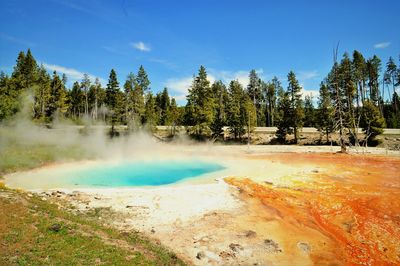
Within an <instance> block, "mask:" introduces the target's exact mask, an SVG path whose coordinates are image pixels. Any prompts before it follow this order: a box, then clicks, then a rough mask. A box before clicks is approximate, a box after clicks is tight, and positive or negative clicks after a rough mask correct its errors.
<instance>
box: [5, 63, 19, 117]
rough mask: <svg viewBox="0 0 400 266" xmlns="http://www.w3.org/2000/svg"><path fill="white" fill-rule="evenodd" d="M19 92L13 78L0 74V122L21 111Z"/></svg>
mask: <svg viewBox="0 0 400 266" xmlns="http://www.w3.org/2000/svg"><path fill="white" fill-rule="evenodd" d="M18 97H19V92H18V91H17V90H16V89H15V85H14V83H12V78H10V77H8V76H7V75H6V74H5V73H4V72H3V71H1V72H0V121H2V120H5V119H8V118H10V117H12V116H13V115H14V114H15V113H17V112H18V110H19V109H20V102H19V100H18Z"/></svg>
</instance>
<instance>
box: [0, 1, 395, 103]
mask: <svg viewBox="0 0 400 266" xmlns="http://www.w3.org/2000/svg"><path fill="white" fill-rule="evenodd" d="M0 3H1V9H0V17H1V25H2V26H1V27H0V69H1V70H3V71H5V72H7V73H10V72H11V71H12V67H13V65H14V64H15V59H16V56H17V54H18V52H19V51H21V50H26V49H27V48H28V47H30V48H31V50H32V52H33V54H34V56H35V58H36V59H37V60H38V62H39V63H43V64H44V65H45V66H46V68H48V69H49V71H50V70H53V69H55V70H58V72H64V73H66V74H67V76H68V77H69V81H70V83H71V82H73V81H75V80H80V79H81V76H82V73H88V74H90V75H91V77H99V78H101V80H102V82H103V83H104V84H105V83H106V80H107V78H108V74H109V72H110V70H111V68H114V69H115V70H116V71H117V74H118V78H119V81H120V83H122V84H123V82H124V80H125V78H126V76H127V75H128V73H129V72H131V71H132V72H135V73H136V72H137V69H138V67H139V66H140V65H143V66H144V67H145V69H146V70H147V72H148V74H149V78H150V80H151V82H152V84H151V88H152V90H153V91H154V92H157V91H159V90H161V89H163V87H165V86H166V87H168V88H169V90H170V94H172V95H174V96H176V98H177V100H178V102H179V103H181V104H183V103H184V102H185V100H184V94H185V93H186V90H187V88H188V86H190V82H191V78H192V76H193V74H196V73H197V70H198V68H199V66H200V65H204V66H205V67H206V68H207V70H208V73H209V75H210V79H212V80H214V79H222V80H223V81H224V82H229V81H230V80H231V79H238V80H239V81H241V82H242V83H243V84H246V83H247V76H248V72H249V70H250V69H256V70H257V71H258V72H259V74H260V76H262V78H263V79H265V80H269V79H271V78H272V77H273V76H274V75H276V76H278V77H279V78H280V79H281V80H282V82H283V84H286V82H285V81H286V75H287V73H288V72H289V71H290V70H293V71H295V73H296V74H297V76H298V79H299V81H300V83H301V84H302V85H303V87H304V89H305V93H313V95H316V91H317V90H318V85H319V83H320V81H321V80H322V79H323V78H324V77H325V76H326V74H327V72H328V71H329V69H330V67H331V65H332V50H333V48H334V47H335V46H336V44H337V43H338V42H340V46H339V52H340V54H342V53H343V52H345V51H349V52H350V53H351V52H352V51H353V50H354V49H357V50H359V51H360V52H362V53H363V54H364V56H365V57H370V56H372V55H373V54H376V55H378V56H379V57H380V58H381V59H382V60H383V63H384V64H385V63H386V61H387V59H388V57H389V56H393V57H394V58H395V59H396V63H398V57H399V54H400V31H399V26H400V21H399V16H398V11H399V10H400V1H395V0H393V1H367V0H366V1H355V0H354V1H251V0H247V1H244V0H243V1H239V0H231V1H228V0H226V1H222V0H220V1H217V0H203V1H189V0H187V1H183V0H182V1H177V0H176V1H150V0H148V1H145V0H141V1H135V0H131V1H129V0H114V1H111V0H109V1H94V0H85V1H78V0H36V1H28V0H26V1H20V0H15V1H9V0H7V1H6V0H0Z"/></svg>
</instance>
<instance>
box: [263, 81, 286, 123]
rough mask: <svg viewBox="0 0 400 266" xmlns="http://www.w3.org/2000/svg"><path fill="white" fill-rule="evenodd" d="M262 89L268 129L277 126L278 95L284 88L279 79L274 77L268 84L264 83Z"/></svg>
mask: <svg viewBox="0 0 400 266" xmlns="http://www.w3.org/2000/svg"><path fill="white" fill-rule="evenodd" d="M262 88H263V91H264V95H265V102H266V107H265V117H266V125H267V126H268V127H272V126H275V113H276V110H275V109H276V94H277V92H278V91H279V90H280V89H281V88H282V86H281V83H280V81H279V80H278V78H277V77H273V78H272V80H271V81H270V82H268V83H264V82H263V83H262Z"/></svg>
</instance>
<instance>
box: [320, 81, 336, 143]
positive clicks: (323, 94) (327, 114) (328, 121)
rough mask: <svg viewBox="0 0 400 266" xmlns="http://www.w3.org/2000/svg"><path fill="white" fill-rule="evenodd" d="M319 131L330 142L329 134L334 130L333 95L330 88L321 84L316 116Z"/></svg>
mask: <svg viewBox="0 0 400 266" xmlns="http://www.w3.org/2000/svg"><path fill="white" fill-rule="evenodd" d="M316 119H317V121H316V124H317V129H318V131H319V132H321V133H322V134H325V136H326V142H327V143H328V142H329V134H331V133H332V132H333V131H334V130H333V127H334V110H333V106H332V102H331V95H330V93H329V88H328V86H327V85H326V84H325V83H323V82H321V85H320V88H319V100H318V111H317V115H316Z"/></svg>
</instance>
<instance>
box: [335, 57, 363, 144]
mask: <svg viewBox="0 0 400 266" xmlns="http://www.w3.org/2000/svg"><path fill="white" fill-rule="evenodd" d="M338 71H339V82H340V85H339V86H340V87H341V88H343V91H344V99H345V101H344V102H343V111H344V121H345V124H346V127H347V128H348V130H349V134H350V138H351V141H352V142H354V144H355V145H356V146H358V145H359V141H358V135H357V129H358V127H359V121H360V117H357V116H356V113H355V110H354V98H355V95H356V90H357V87H356V84H355V83H354V78H353V77H354V75H353V67H352V62H351V61H350V58H349V55H348V54H347V53H344V55H343V59H342V61H341V62H340V65H339V69H338Z"/></svg>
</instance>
